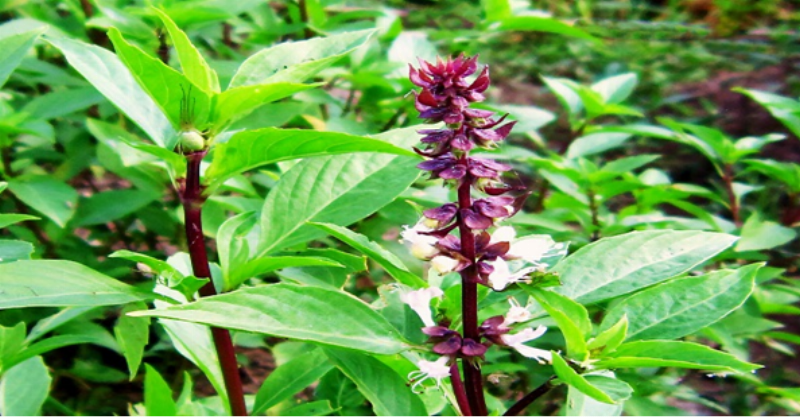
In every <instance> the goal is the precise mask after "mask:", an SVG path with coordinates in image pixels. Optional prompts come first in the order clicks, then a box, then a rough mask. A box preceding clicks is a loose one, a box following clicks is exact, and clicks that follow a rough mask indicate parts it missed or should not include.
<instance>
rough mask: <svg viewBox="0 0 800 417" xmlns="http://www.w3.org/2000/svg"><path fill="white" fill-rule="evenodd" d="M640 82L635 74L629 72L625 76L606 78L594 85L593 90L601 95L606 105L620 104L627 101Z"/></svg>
mask: <svg viewBox="0 0 800 417" xmlns="http://www.w3.org/2000/svg"><path fill="white" fill-rule="evenodd" d="M638 82H639V77H638V76H637V75H636V73H634V72H627V73H625V74H620V75H615V76H613V77H608V78H604V79H602V80H600V81H598V82H596V83H594V84H593V85H592V90H594V91H596V92H597V93H598V94H600V97H602V98H603V100H604V101H605V102H606V103H610V104H618V103H622V102H623V101H625V99H627V98H628V97H629V96H630V95H631V93H633V90H634V89H635V88H636V84H638Z"/></svg>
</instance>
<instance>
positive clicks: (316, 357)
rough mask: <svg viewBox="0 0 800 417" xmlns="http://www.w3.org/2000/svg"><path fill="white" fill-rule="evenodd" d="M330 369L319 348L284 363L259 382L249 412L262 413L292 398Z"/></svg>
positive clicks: (253, 413) (331, 366)
mask: <svg viewBox="0 0 800 417" xmlns="http://www.w3.org/2000/svg"><path fill="white" fill-rule="evenodd" d="M331 369H333V365H331V363H330V362H329V361H328V358H327V356H325V354H324V353H323V352H322V350H321V349H315V350H313V351H312V352H310V353H306V354H303V355H300V356H298V357H296V358H294V359H292V360H290V361H289V362H286V363H284V364H283V365H281V366H279V367H278V368H276V369H275V370H274V371H272V373H271V374H269V376H268V377H267V379H266V380H264V383H263V384H261V388H259V389H258V393H256V400H255V404H253V411H252V413H251V414H252V415H259V414H263V413H264V412H265V411H266V410H267V409H268V408H270V407H272V406H274V405H276V404H278V403H280V402H281V401H284V400H287V399H289V398H292V396H293V395H295V394H297V393H298V392H300V391H302V390H303V389H305V388H306V387H308V386H309V385H311V384H313V383H314V382H315V381H318V380H319V379H320V378H322V377H323V376H324V375H325V374H326V373H328V371H330V370H331Z"/></svg>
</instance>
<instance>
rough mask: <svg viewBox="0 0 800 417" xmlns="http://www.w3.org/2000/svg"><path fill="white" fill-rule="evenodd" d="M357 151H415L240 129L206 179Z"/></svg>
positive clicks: (342, 138) (339, 137)
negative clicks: (308, 158) (261, 167)
mask: <svg viewBox="0 0 800 417" xmlns="http://www.w3.org/2000/svg"><path fill="white" fill-rule="evenodd" d="M354 152H380V153H390V154H395V155H407V156H415V154H414V153H413V152H412V151H410V150H408V149H403V148H401V147H398V146H395V145H393V144H391V143H389V142H386V141H383V140H380V139H376V138H370V137H363V136H354V135H348V134H345V133H338V132H319V131H315V130H303V129H277V128H265V129H258V130H250V131H245V132H240V133H237V134H235V135H233V137H231V138H230V140H228V141H227V142H225V143H221V144H219V145H217V147H216V148H215V149H214V160H213V161H212V162H211V166H210V167H209V168H208V171H206V178H207V179H208V181H209V182H211V183H212V184H213V185H212V186H214V185H218V184H221V183H222V182H224V181H225V180H227V179H228V178H230V177H232V176H234V175H236V174H239V173H241V172H244V171H248V170H251V169H254V168H258V167H259V166H263V165H267V164H271V163H275V162H279V161H287V160H290V159H301V158H307V157H311V156H325V155H337V154H345V153H354Z"/></svg>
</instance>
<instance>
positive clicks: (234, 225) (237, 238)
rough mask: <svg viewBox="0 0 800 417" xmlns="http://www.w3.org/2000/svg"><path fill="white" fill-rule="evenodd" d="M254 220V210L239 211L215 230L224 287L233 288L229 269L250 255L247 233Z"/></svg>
mask: <svg viewBox="0 0 800 417" xmlns="http://www.w3.org/2000/svg"><path fill="white" fill-rule="evenodd" d="M256 220H257V217H256V216H255V212H254V211H248V212H244V213H239V214H237V215H236V216H233V217H230V218H228V220H225V222H224V223H222V225H220V227H219V230H217V252H218V254H219V264H220V266H221V267H222V275H223V278H224V279H223V282H224V283H225V285H224V287H225V288H235V285H231V284H230V275H231V270H232V269H233V268H235V267H238V266H241V265H242V264H243V263H245V262H246V261H247V258H248V257H249V256H250V245H249V243H248V240H247V235H248V234H249V233H250V232H251V231H252V230H253V226H254V225H255V223H256Z"/></svg>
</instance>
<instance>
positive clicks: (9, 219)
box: [0, 213, 39, 229]
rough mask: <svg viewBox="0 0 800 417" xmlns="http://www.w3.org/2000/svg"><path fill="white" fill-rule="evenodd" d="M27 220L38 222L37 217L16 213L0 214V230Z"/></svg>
mask: <svg viewBox="0 0 800 417" xmlns="http://www.w3.org/2000/svg"><path fill="white" fill-rule="evenodd" d="M27 220H39V217H36V216H31V215H29V214H17V213H8V214H0V229H2V228H4V227H8V226H11V225H12V224H17V223H19V222H24V221H27Z"/></svg>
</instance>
